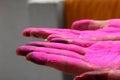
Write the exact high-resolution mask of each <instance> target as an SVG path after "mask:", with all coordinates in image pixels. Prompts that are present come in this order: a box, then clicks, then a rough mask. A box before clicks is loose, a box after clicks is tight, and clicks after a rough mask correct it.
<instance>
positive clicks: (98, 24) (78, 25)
mask: <svg viewBox="0 0 120 80" xmlns="http://www.w3.org/2000/svg"><path fill="white" fill-rule="evenodd" d="M108 23H109V20H103V21H102V20H92V19H84V20H78V21H75V22H73V24H72V29H77V30H98V29H101V28H104V27H107V26H108Z"/></svg>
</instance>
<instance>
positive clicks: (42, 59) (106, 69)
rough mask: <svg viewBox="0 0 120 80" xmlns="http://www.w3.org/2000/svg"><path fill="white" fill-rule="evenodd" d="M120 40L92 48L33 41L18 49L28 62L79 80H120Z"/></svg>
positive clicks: (19, 53) (98, 44)
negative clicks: (70, 75) (53, 69)
mask: <svg viewBox="0 0 120 80" xmlns="http://www.w3.org/2000/svg"><path fill="white" fill-rule="evenodd" d="M119 48H120V41H102V42H97V43H95V44H93V45H92V46H90V47H87V48H85V47H81V46H78V45H74V44H65V43H54V42H30V43H27V44H26V45H24V46H21V47H19V48H18V49H17V54H18V55H21V56H25V57H26V59H27V60H29V61H31V62H34V63H37V64H40V65H45V66H49V67H53V68H56V69H58V70H61V71H63V72H66V73H69V74H73V75H80V76H77V77H76V78H75V80H120V76H119V75H120V71H119V69H120V66H119V65H120V54H119V53H120V50H119Z"/></svg>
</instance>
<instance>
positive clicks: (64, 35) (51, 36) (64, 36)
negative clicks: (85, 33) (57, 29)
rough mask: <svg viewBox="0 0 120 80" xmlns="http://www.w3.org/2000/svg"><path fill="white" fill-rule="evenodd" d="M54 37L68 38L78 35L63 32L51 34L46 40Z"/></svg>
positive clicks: (77, 36)
mask: <svg viewBox="0 0 120 80" xmlns="http://www.w3.org/2000/svg"><path fill="white" fill-rule="evenodd" d="M54 38H67V39H69V38H79V35H74V34H71V33H69V34H64V33H61V34H51V35H49V36H48V37H47V40H48V41H50V40H52V39H54Z"/></svg>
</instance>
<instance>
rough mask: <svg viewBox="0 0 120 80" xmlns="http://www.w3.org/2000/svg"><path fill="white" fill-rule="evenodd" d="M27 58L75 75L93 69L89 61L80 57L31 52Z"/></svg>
mask: <svg viewBox="0 0 120 80" xmlns="http://www.w3.org/2000/svg"><path fill="white" fill-rule="evenodd" d="M26 58H27V60H29V61H31V62H34V63H37V64H40V65H41V64H42V65H45V66H49V67H53V68H56V69H58V70H61V71H63V72H66V73H69V74H73V75H77V74H81V73H83V72H86V71H91V70H93V69H92V66H91V65H90V64H89V63H87V62H85V61H82V60H80V59H76V58H71V57H66V56H59V55H55V54H46V53H44V52H32V53H29V54H28V55H27V56H26Z"/></svg>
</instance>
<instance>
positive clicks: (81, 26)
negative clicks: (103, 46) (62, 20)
mask: <svg viewBox="0 0 120 80" xmlns="http://www.w3.org/2000/svg"><path fill="white" fill-rule="evenodd" d="M93 21H94V20H90V19H89V20H78V21H75V22H73V23H72V29H76V30H88V29H89V27H88V26H89V25H90V23H92V22H93Z"/></svg>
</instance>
